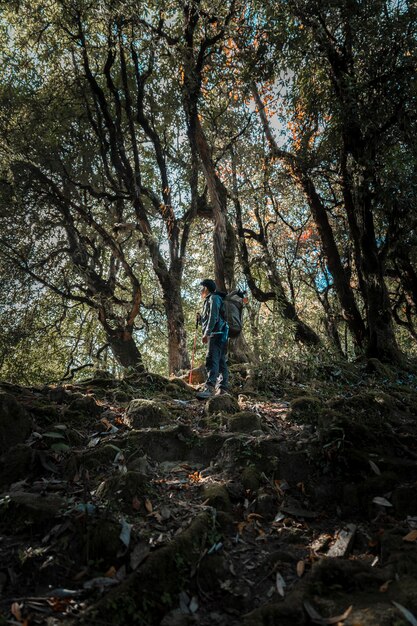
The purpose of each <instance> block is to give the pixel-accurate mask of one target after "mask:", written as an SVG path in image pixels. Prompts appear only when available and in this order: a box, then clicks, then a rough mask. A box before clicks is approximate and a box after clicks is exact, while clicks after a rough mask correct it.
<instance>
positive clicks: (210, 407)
mask: <svg viewBox="0 0 417 626" xmlns="http://www.w3.org/2000/svg"><path fill="white" fill-rule="evenodd" d="M204 410H205V412H206V414H207V415H214V414H216V413H226V414H233V413H238V412H239V411H240V407H239V404H238V401H237V400H236V398H234V397H233V396H231V395H229V394H228V393H226V394H223V395H221V396H213V397H212V398H210V399H209V400H207V402H206V406H205V408H204Z"/></svg>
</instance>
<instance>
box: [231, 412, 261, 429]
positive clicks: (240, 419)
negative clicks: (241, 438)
mask: <svg viewBox="0 0 417 626" xmlns="http://www.w3.org/2000/svg"><path fill="white" fill-rule="evenodd" d="M261 425H262V423H261V418H260V417H259V415H257V413H252V412H251V411H239V413H235V414H234V415H233V416H232V417H229V419H228V420H227V429H228V430H230V431H232V432H240V433H250V432H253V431H255V430H259V429H260V428H261Z"/></svg>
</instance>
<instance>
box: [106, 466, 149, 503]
mask: <svg viewBox="0 0 417 626" xmlns="http://www.w3.org/2000/svg"><path fill="white" fill-rule="evenodd" d="M148 491H149V482H148V479H147V477H146V476H144V475H143V474H141V473H140V472H131V471H129V472H127V473H126V474H120V473H119V474H117V475H115V476H112V477H111V478H109V479H108V480H106V481H105V483H104V484H103V487H101V486H100V497H103V498H105V499H108V500H111V501H113V502H115V503H116V505H117V509H119V508H121V510H123V511H124V512H126V513H134V512H135V511H138V510H139V505H140V504H141V505H142V506H141V509H143V510H142V513H143V512H144V511H145V510H144V507H143V498H144V496H145V495H146V494H147V492H148Z"/></svg>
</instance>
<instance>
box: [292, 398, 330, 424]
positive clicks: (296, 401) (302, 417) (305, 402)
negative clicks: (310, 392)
mask: <svg viewBox="0 0 417 626" xmlns="http://www.w3.org/2000/svg"><path fill="white" fill-rule="evenodd" d="M322 406H323V403H322V401H321V400H320V398H317V397H315V396H298V397H296V398H293V399H292V400H291V402H290V410H291V417H292V418H293V419H295V420H298V421H302V422H307V423H317V421H318V417H319V415H320V412H321V408H322Z"/></svg>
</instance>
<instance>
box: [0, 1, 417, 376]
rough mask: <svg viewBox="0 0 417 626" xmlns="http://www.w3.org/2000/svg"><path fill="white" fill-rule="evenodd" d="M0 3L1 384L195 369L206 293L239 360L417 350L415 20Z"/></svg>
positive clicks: (395, 13) (257, 4)
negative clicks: (220, 293) (226, 305)
mask: <svg viewBox="0 0 417 626" xmlns="http://www.w3.org/2000/svg"><path fill="white" fill-rule="evenodd" d="M0 6H1V16H0V28H1V34H2V36H1V39H0V56H1V64H0V102H1V106H0V231H1V234H0V264H1V269H2V282H1V286H0V293H1V300H0V302H1V307H0V316H1V329H2V330H1V334H0V337H1V342H0V359H1V360H0V368H1V370H2V375H4V376H7V377H9V378H12V379H15V380H18V379H19V377H20V379H22V377H23V380H25V382H34V381H35V382H36V381H38V380H41V379H42V378H45V377H46V378H47V379H48V380H58V379H60V378H65V377H69V376H72V375H74V373H75V372H77V371H79V370H81V369H82V368H84V367H105V368H109V367H110V368H113V369H114V370H118V369H119V368H129V367H130V368H135V369H139V370H143V369H147V368H150V369H153V370H155V371H160V372H162V373H178V372H180V371H183V370H187V368H189V367H190V351H191V348H192V343H193V334H194V328H195V324H194V322H195V313H196V310H197V309H198V307H199V293H198V284H199V281H200V280H201V279H202V278H205V277H208V276H213V277H214V278H215V279H216V283H217V285H218V287H219V289H222V290H230V289H232V288H234V287H235V286H236V285H240V286H241V287H244V288H246V289H248V292H249V295H250V303H249V305H248V307H247V314H246V317H245V340H244V341H243V342H241V343H242V345H240V346H235V351H234V353H235V356H237V358H238V357H239V354H240V355H242V353H243V355H244V356H243V357H242V358H245V359H249V358H250V359H254V360H257V359H258V360H259V359H260V360H262V359H264V358H266V357H267V356H268V355H270V354H276V353H277V351H280V352H281V354H282V355H292V354H294V353H296V352H297V351H300V350H302V351H303V354H305V355H308V354H311V355H314V354H318V353H321V352H322V351H326V352H330V353H331V354H334V355H337V356H338V357H340V358H346V359H353V358H357V357H360V356H362V355H365V356H368V357H376V358H379V359H381V360H383V361H389V362H397V363H400V362H402V361H403V360H404V359H405V358H406V357H407V356H408V355H412V354H413V353H414V347H413V341H412V340H413V339H415V338H416V336H417V334H416V333H417V330H416V328H415V314H416V306H417V267H416V260H417V238H416V221H417V211H416V182H417V180H416V146H415V142H416V139H415V138H416V132H415V126H416V118H415V110H416V104H417V103H416V96H417V91H416V78H415V76H416V61H417V48H416V26H417V21H416V7H415V3H413V2H411V1H410V2H408V1H403V0H396V1H390V2H386V1H382V0H376V1H375V2H372V3H368V2H367V3H365V2H359V1H357V0H331V1H330V0H325V1H320V2H318V1H311V0H308V1H307V0H286V1H282V2H273V1H270V0H262V1H261V0H250V1H243V0H227V1H226V2H213V1H210V2H208V1H206V0H181V1H180V0H165V1H164V2H153V1H151V0H149V1H147V2H141V3H138V2H134V1H133V0H102V1H100V2H89V1H88V0H43V1H42V0H31V1H30V2H29V1H28V0H12V1H10V0H9V1H8V2H1V3H0Z"/></svg>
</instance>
